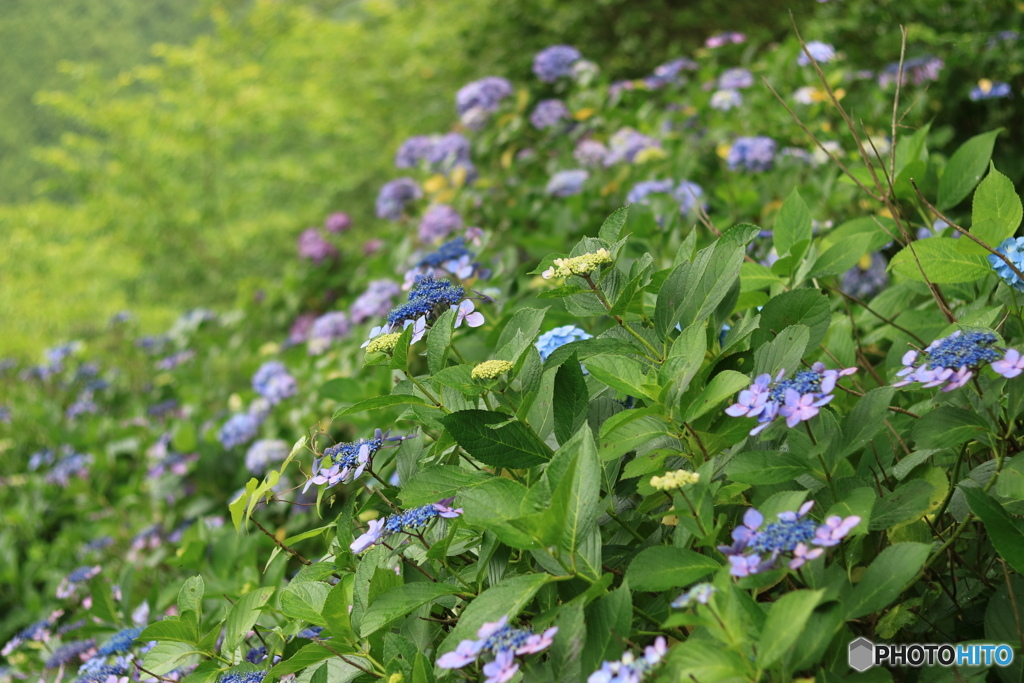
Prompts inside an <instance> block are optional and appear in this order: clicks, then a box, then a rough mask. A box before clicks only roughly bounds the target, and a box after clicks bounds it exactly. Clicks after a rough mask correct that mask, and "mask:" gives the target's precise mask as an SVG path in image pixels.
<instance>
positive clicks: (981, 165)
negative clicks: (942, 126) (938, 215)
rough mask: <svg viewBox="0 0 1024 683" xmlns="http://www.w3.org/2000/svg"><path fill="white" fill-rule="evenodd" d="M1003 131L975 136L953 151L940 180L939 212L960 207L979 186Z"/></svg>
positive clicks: (937, 204)
mask: <svg viewBox="0 0 1024 683" xmlns="http://www.w3.org/2000/svg"><path fill="white" fill-rule="evenodd" d="M1001 131H1002V128H999V129H997V130H993V131H989V132H987V133H982V134H981V135H975V136H974V137H973V138H971V139H970V140H968V141H967V142H965V143H964V144H962V145H960V148H959V149H957V150H956V151H955V152H953V156H951V157H950V158H949V163H948V164H946V170H945V171H943V173H942V177H941V178H939V193H938V202H937V203H936V206H938V208H939V210H940V211H944V210H946V209H950V208H952V207H954V206H956V205H957V204H959V203H960V202H961V201H963V199H964V198H965V197H967V195H969V194H970V193H971V190H973V189H974V186H975V185H977V184H978V181H979V180H981V175H982V174H983V173H984V172H985V169H986V168H988V162H989V159H991V158H992V147H993V146H994V145H995V142H996V136H997V135H999V133H1000V132H1001Z"/></svg>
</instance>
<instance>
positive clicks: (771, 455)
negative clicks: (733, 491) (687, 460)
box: [726, 451, 813, 484]
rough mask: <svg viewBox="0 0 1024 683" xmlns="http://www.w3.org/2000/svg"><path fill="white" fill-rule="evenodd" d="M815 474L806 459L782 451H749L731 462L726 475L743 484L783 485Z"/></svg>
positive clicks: (738, 454) (733, 458) (739, 454)
mask: <svg viewBox="0 0 1024 683" xmlns="http://www.w3.org/2000/svg"><path fill="white" fill-rule="evenodd" d="M811 472H813V468H812V467H811V464H810V463H809V462H808V461H807V459H806V458H804V457H802V456H800V455H797V454H796V453H786V452H782V451H747V452H745V453H737V454H736V455H734V456H733V457H732V460H730V461H729V464H728V466H727V467H726V473H727V474H728V475H729V478H730V479H732V480H733V481H738V482H740V483H743V484H783V483H785V482H787V481H792V480H793V479H796V478H797V477H799V476H802V475H804V474H810V473H811Z"/></svg>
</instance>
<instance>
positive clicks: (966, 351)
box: [892, 330, 1019, 391]
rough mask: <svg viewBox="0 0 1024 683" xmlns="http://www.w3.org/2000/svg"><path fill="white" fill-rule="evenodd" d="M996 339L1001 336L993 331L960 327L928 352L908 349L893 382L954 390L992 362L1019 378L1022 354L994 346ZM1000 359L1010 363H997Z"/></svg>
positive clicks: (929, 347) (993, 366) (937, 342)
mask: <svg viewBox="0 0 1024 683" xmlns="http://www.w3.org/2000/svg"><path fill="white" fill-rule="evenodd" d="M996 341H998V338H997V337H996V335H994V334H992V333H991V332H967V333H964V332H963V331H962V330H957V331H956V332H954V333H953V334H951V335H949V336H948V337H943V338H942V339H936V340H935V341H933V342H932V343H931V344H929V345H928V347H927V348H926V349H925V350H924V351H921V352H918V351H915V350H910V351H907V352H906V353H905V354H903V359H902V362H903V367H902V368H901V369H900V371H899V372H897V373H896V377H898V378H899V379H898V380H897V381H896V382H893V383H892V385H893V386H894V387H902V386H906V385H908V384H911V383H913V382H921V384H922V386H924V387H937V386H939V385H941V384H945V386H944V387H942V390H943V391H953V390H954V389H959V388H960V387H962V386H964V385H965V384H967V382H968V381H969V380H970V379H971V377H973V376H974V373H976V372H977V371H978V370H979V369H980V368H981V367H982V366H984V365H986V364H990V363H991V364H992V369H993V370H995V371H996V372H997V373H998V374H1000V375H1003V376H1004V377H1016V376H1017V374H1019V373H1016V372H1014V367H1015V365H1016V363H1017V360H1018V357H1017V356H1016V355H1010V351H1013V349H1009V350H1007V351H1005V353H1004V352H1003V351H1001V350H1000V349H999V348H998V347H996V346H994V345H995V343H996ZM1015 353H1019V352H1015ZM1000 360H1002V361H1006V362H1003V363H999V365H996V363H995V362H996V361H1000ZM1006 373H1009V374H1006Z"/></svg>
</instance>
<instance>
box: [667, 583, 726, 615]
mask: <svg viewBox="0 0 1024 683" xmlns="http://www.w3.org/2000/svg"><path fill="white" fill-rule="evenodd" d="M717 592H718V589H717V588H715V587H714V586H712V585H711V584H710V583H698V584H697V585H695V586H693V587H692V588H690V590H688V591H686V592H685V593H683V594H682V595H680V596H679V597H678V598H676V599H675V600H673V601H672V606H673V607H675V608H676V609H684V608H686V607H689V606H690V605H692V604H693V603H695V602H699V603H700V604H702V605H706V604H708V602H709V601H710V600H711V596H712V595H714V594H715V593H717Z"/></svg>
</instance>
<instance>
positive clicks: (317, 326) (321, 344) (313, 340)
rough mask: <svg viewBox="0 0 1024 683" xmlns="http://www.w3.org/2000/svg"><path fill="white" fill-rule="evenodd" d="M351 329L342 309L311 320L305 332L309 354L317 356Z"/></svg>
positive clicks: (345, 335) (346, 334)
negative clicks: (306, 332)
mask: <svg viewBox="0 0 1024 683" xmlns="http://www.w3.org/2000/svg"><path fill="white" fill-rule="evenodd" d="M351 331H352V323H351V321H350V320H349V319H348V316H347V315H346V314H345V313H344V312H342V311H331V312H329V313H324V314H323V315H322V316H320V317H319V318H317V319H316V320H314V321H313V324H312V325H311V326H310V328H309V333H308V334H307V347H306V349H307V352H308V353H309V354H310V355H311V356H319V355H320V354H322V353H323V352H324V351H326V350H327V349H328V348H329V347H330V346H331V344H332V343H333V342H334V341H336V340H338V339H344V338H345V337H347V336H348V335H349V332H351ZM261 393H262V392H261Z"/></svg>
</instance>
